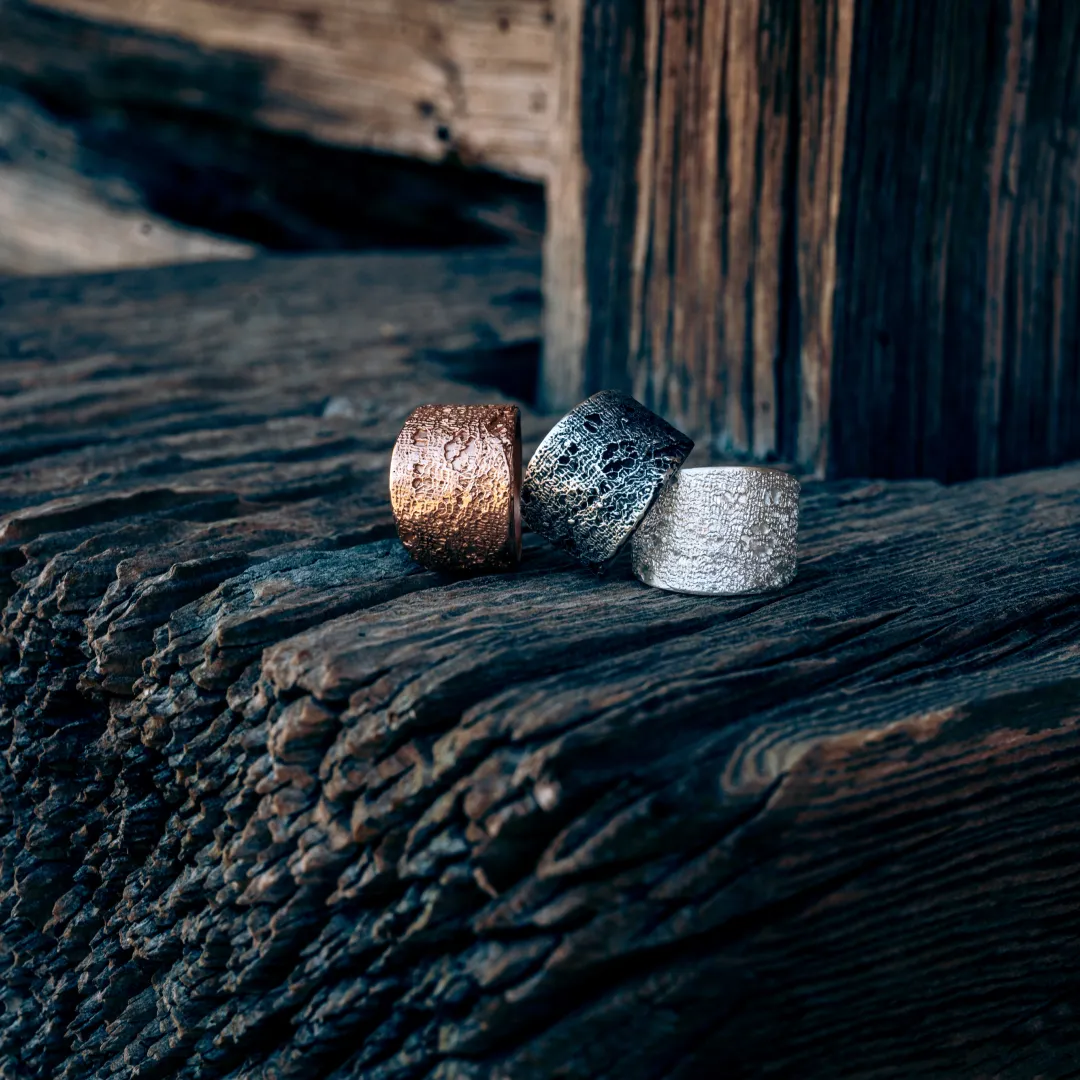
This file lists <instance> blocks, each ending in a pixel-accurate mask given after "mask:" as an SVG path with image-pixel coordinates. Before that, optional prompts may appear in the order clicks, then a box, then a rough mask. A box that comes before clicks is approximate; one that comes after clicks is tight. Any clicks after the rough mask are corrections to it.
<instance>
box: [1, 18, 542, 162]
mask: <svg viewBox="0 0 1080 1080" xmlns="http://www.w3.org/2000/svg"><path fill="white" fill-rule="evenodd" d="M0 17H2V18H3V19H4V22H5V30H6V31H8V32H9V33H10V34H11V37H10V38H9V40H8V45H9V47H8V48H7V49H5V53H6V54H7V55H6V60H5V62H4V64H3V65H2V66H3V67H5V68H9V69H14V70H15V71H18V72H19V73H20V74H21V75H22V76H24V77H26V78H29V79H30V80H32V81H36V80H41V81H44V82H46V83H52V84H54V85H55V84H56V83H67V84H68V85H69V86H70V85H71V84H74V85H76V86H81V87H82V88H83V90H84V91H85V92H86V93H88V94H90V95H92V96H93V97H94V99H95V100H96V101H97V102H98V103H99V104H106V103H107V104H109V105H112V106H113V107H119V108H123V107H126V106H129V105H133V104H134V105H140V104H143V100H144V98H145V97H147V96H148V97H149V98H151V99H152V100H154V101H156V102H158V103H159V104H161V105H163V106H169V107H172V108H181V109H199V110H208V111H210V112H211V113H217V114H219V115H222V116H226V117H232V118H235V117H237V116H243V117H244V118H245V120H248V121H250V122H251V123H253V124H257V125H263V126H267V127H270V128H273V129H275V130H279V131H288V132H292V133H303V134H305V135H308V136H311V137H313V138H315V139H318V140H321V141H324V142H327V143H331V144H334V145H343V146H350V147H361V148H364V149H369V150H380V151H386V152H392V153H396V154H405V155H408V156H413V157H420V158H424V159H426V160H429V161H440V160H442V159H444V158H446V157H447V156H451V155H452V156H454V157H455V158H458V159H461V160H464V161H466V162H467V163H470V164H480V165H486V166H489V167H491V168H493V169H497V170H500V171H504V172H507V173H510V174H513V175H515V176H519V177H523V178H530V179H540V178H542V177H544V176H545V175H546V173H547V164H548V157H547V130H548V117H549V112H550V108H551V100H550V98H551V93H550V82H551V79H552V77H553V75H552V72H553V65H554V49H553V42H554V34H553V30H552V24H553V19H554V17H553V15H552V12H551V4H550V0H456V2H454V3H452V4H448V3H446V2H445V0H240V2H236V0H4V3H3V4H2V5H0ZM41 35H47V36H48V38H49V39H50V42H51V46H52V47H51V48H50V49H49V50H47V51H43V50H41V49H39V48H38V43H39V40H40V36H41ZM65 45H68V46H69V47H68V48H67V49H65Z"/></svg>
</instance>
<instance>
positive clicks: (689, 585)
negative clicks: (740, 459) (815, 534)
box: [632, 466, 799, 596]
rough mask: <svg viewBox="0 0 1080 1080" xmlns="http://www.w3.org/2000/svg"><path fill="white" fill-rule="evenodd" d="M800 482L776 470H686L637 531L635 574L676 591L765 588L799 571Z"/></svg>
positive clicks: (731, 592)
mask: <svg viewBox="0 0 1080 1080" xmlns="http://www.w3.org/2000/svg"><path fill="white" fill-rule="evenodd" d="M798 532H799V482H798V480H796V479H795V478H794V477H793V476H789V475H788V474H787V473H784V472H780V471H779V470H778V469H766V468H759V467H755V466H731V467H727V468H713V469H683V471H682V472H680V473H679V475H678V476H677V477H676V478H675V479H674V480H673V481H672V482H671V483H670V484H669V485H668V486H667V487H666V488H665V489H664V490H663V491H662V492H661V493H660V497H659V498H658V499H657V500H656V505H655V506H654V507H653V508H652V510H650V511H649V514H648V516H647V517H646V518H645V520H644V521H643V522H642V524H641V528H640V529H638V531H637V532H636V533H635V534H634V543H633V548H632V562H633V569H634V573H635V574H636V575H637V577H639V578H640V579H641V580H642V581H643V582H645V584H646V585H655V586H656V587H657V588H660V589H668V590H669V591H671V592H680V593H696V594H699V595H706V596H727V595H737V594H740V593H756V592H766V591H768V590H770V589H779V588H782V587H783V586H784V585H787V584H788V583H789V582H790V581H791V580H792V578H794V577H795V570H796V555H797V550H798Z"/></svg>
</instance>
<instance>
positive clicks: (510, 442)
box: [390, 405, 521, 572]
mask: <svg viewBox="0 0 1080 1080" xmlns="http://www.w3.org/2000/svg"><path fill="white" fill-rule="evenodd" d="M520 496H521V413H520V412H519V410H518V408H517V406H516V405H421V406H420V407H419V408H418V409H414V410H413V411H412V412H411V413H410V414H409V418H408V419H407V420H406V421H405V426H404V427H403V428H402V429H401V434H400V435H399V436H398V437H397V442H396V443H394V453H393V456H392V457H391V459H390V503H391V505H392V506H393V508H394V518H395V519H396V521H397V527H398V535H399V536H400V537H401V542H402V544H404V545H405V548H406V550H407V551H408V552H409V554H410V555H411V556H412V557H413V558H414V559H416V561H417V562H419V563H421V564H422V565H424V566H426V567H428V568H429V569H431V570H446V571H458V572H461V571H467V572H483V571H489V570H507V569H509V568H510V567H512V566H514V565H516V564H517V562H518V560H519V559H520V558H521V502H520Z"/></svg>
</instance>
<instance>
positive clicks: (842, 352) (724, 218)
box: [542, 0, 1080, 480]
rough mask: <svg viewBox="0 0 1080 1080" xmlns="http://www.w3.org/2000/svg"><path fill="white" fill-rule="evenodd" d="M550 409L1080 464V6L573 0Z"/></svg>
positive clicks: (888, 460)
mask: <svg viewBox="0 0 1080 1080" xmlns="http://www.w3.org/2000/svg"><path fill="white" fill-rule="evenodd" d="M559 26H560V28H561V30H562V31H563V32H564V34H565V35H566V36H567V39H568V40H567V42H566V43H565V46H564V48H563V49H562V50H561V53H560V55H561V56H562V72H561V75H560V82H561V97H560V107H561V108H562V112H561V114H560V119H561V122H562V125H561V126H562V130H561V133H560V136H559V138H558V139H557V140H556V142H555V144H554V146H553V156H554V159H555V160H554V172H555V177H556V180H555V181H554V182H553V183H552V185H551V188H550V191H549V230H550V234H549V237H548V259H547V266H546V270H545V274H546V282H545V285H546V299H547V309H548V310H547V314H546V319H547V331H546V355H545V360H544V371H543V381H542V392H543V396H544V399H545V401H546V402H547V404H548V405H549V406H550V407H553V408H554V407H562V406H566V405H569V404H572V403H573V402H574V401H575V400H576V399H578V398H580V397H581V396H582V394H584V393H586V392H588V391H591V390H594V389H597V388H599V387H600V386H602V385H613V386H622V387H623V388H625V389H630V390H632V391H633V392H634V393H635V394H636V395H637V396H639V397H640V398H642V400H644V401H646V402H647V403H649V404H650V405H651V406H653V407H654V408H657V409H658V410H660V411H662V412H663V413H665V414H666V415H667V416H668V417H669V418H670V419H672V420H673V421H674V422H675V423H677V424H680V425H682V426H683V427H684V428H685V429H686V430H688V431H689V432H690V433H691V434H693V435H695V437H697V438H698V439H699V440H704V441H707V442H708V443H709V444H710V446H711V449H712V450H713V451H714V452H720V453H723V454H731V455H736V456H753V457H756V458H762V459H768V458H772V457H779V458H782V459H785V460H788V461H791V462H795V463H797V464H799V465H801V466H803V467H807V468H810V469H812V470H814V471H816V472H818V473H819V474H831V475H865V474H874V475H882V476H914V475H929V476H936V477H939V478H942V479H947V480H957V479H963V478H966V477H971V476H975V475H993V474H996V473H1000V472H1005V471H1011V470H1017V469H1022V468H1028V467H1033V466H1036V465H1041V464H1047V463H1053V462H1060V461H1064V460H1070V459H1072V458H1076V457H1078V456H1080V351H1078V340H1080V322H1078V315H1077V306H1076V304H1075V298H1076V295H1077V288H1078V280H1080V279H1078V274H1080V243H1078V233H1077V229H1076V220H1077V214H1078V212H1080V64H1078V63H1077V60H1078V55H1080V6H1078V5H1076V4H1072V3H1070V2H1069V0H987V2H982V0H943V2H941V3H938V4H933V5H924V4H918V3H916V2H914V0H896V2H894V0H698V2H689V0H632V2H628V3H618V2H616V0H562V11H561V13H560V16H559Z"/></svg>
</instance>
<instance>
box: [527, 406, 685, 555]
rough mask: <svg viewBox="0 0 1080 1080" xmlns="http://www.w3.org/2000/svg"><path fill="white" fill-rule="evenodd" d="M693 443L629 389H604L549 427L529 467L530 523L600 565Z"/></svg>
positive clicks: (632, 527) (626, 535) (624, 538)
mask: <svg viewBox="0 0 1080 1080" xmlns="http://www.w3.org/2000/svg"><path fill="white" fill-rule="evenodd" d="M693 446H694V443H693V441H692V440H691V439H689V438H688V437H687V436H686V435H684V434H683V433H682V432H681V431H677V430H676V429H675V428H673V427H672V426H671V425H670V424H669V423H667V421H665V420H663V419H661V418H660V417H659V416H657V415H656V413H654V412H651V411H650V410H649V409H647V408H645V406H644V405H642V404H641V403H640V402H637V401H635V400H634V399H633V398H632V397H629V396H628V395H626V394H621V393H619V392H617V391H615V390H601V391H600V393H598V394H593V396H592V397H590V398H588V399H587V400H586V401H583V402H582V403H581V404H580V405H578V406H577V408H575V409H573V410H572V411H571V412H569V413H568V414H567V415H566V416H564V417H563V418H562V420H560V421H559V422H558V423H557V424H556V425H555V427H554V428H552V429H551V431H550V432H548V435H547V437H546V438H545V439H544V441H543V442H542V443H541V444H540V445H539V447H537V450H536V453H535V454H533V457H532V460H531V461H530V462H529V467H528V469H526V470H525V478H524V480H523V482H522V491H521V502H522V506H521V512H522V515H523V517H524V518H525V521H526V523H527V524H528V525H529V527H530V528H531V529H533V530H535V531H536V532H538V533H540V534H541V535H542V536H544V537H546V538H547V539H548V540H550V541H551V542H552V543H553V544H555V545H556V546H557V547H561V548H563V549H564V550H565V551H568V552H569V553H570V554H571V555H573V556H574V557H575V558H576V559H577V560H578V561H579V562H582V563H584V564H585V565H586V566H589V567H592V569H594V570H597V571H602V570H603V568H604V565H605V564H606V563H608V562H609V561H610V560H611V559H613V558H614V557H615V555H616V554H618V551H619V549H620V548H621V547H622V546H623V544H625V543H626V541H627V540H629V539H630V536H631V535H632V534H633V532H634V530H635V529H636V528H637V527H638V525H639V524H640V523H641V520H642V518H644V516H645V514H646V513H647V511H648V509H649V507H650V506H652V504H653V501H654V500H655V499H656V496H657V495H658V494H659V492H660V489H661V488H662V487H663V486H664V484H665V483H667V481H668V480H670V479H671V477H672V476H673V475H674V474H675V472H676V471H677V470H678V468H679V466H680V465H681V464H682V463H683V461H684V460H685V459H686V455H687V454H689V453H690V451H691V449H693Z"/></svg>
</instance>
